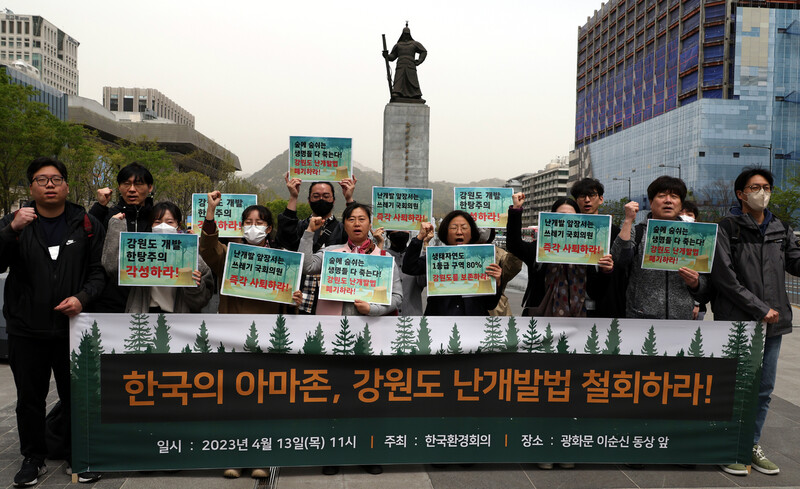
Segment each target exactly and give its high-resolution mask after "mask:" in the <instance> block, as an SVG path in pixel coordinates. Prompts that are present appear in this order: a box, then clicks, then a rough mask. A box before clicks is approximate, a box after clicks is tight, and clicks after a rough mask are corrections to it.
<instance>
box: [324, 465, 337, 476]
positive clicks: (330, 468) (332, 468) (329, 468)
mask: <svg viewBox="0 0 800 489" xmlns="http://www.w3.org/2000/svg"><path fill="white" fill-rule="evenodd" d="M322 473H323V474H325V475H336V474H338V473H339V467H338V466H336V465H326V466H324V467H322Z"/></svg>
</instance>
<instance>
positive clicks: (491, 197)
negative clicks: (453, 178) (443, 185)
mask: <svg viewBox="0 0 800 489" xmlns="http://www.w3.org/2000/svg"><path fill="white" fill-rule="evenodd" d="M513 194H514V189H512V188H505V187H497V188H494V187H455V188H453V200H454V207H453V208H454V209H455V210H457V211H464V212H466V213H467V214H469V215H470V216H472V218H473V219H475V223H476V224H477V225H478V227H479V228H505V227H506V224H508V208H509V207H511V205H512V204H513V203H514V201H513V199H512V198H511V196H512V195H513Z"/></svg>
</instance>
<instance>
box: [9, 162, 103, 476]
mask: <svg viewBox="0 0 800 489" xmlns="http://www.w3.org/2000/svg"><path fill="white" fill-rule="evenodd" d="M27 178H28V182H29V184H30V192H31V197H32V198H33V200H32V201H31V202H28V203H27V204H25V205H24V206H23V207H22V208H20V209H19V210H18V211H16V212H14V213H11V214H8V215H6V216H5V217H4V218H3V220H2V222H0V270H2V271H3V272H4V271H5V270H6V269H10V271H9V274H8V279H7V280H6V286H5V307H4V308H3V315H4V316H5V319H6V324H7V331H8V362H9V365H10V366H11V371H12V372H13V374H14V383H15V385H16V388H17V408H16V413H17V430H18V432H19V444H20V452H21V453H22V456H23V457H24V460H23V462H22V467H21V468H20V470H19V472H17V474H16V475H15V476H14V484H15V485H17V486H31V485H34V484H36V483H37V482H38V477H39V476H40V475H42V474H44V473H46V472H47V467H46V466H45V462H44V459H45V457H46V455H47V444H46V441H45V409H46V399H47V393H48V391H49V390H50V372H51V370H52V372H53V376H54V377H55V381H56V390H57V391H58V397H59V400H60V401H61V406H62V410H63V415H64V416H65V417H66V419H70V348H69V318H70V317H72V316H75V315H77V314H79V313H80V312H81V311H83V310H84V308H85V307H86V306H87V305H88V304H89V303H90V302H91V301H92V299H94V298H95V297H97V296H98V295H99V294H100V292H101V291H102V290H103V285H104V282H105V272H104V271H103V266H102V263H101V255H102V251H103V237H104V236H105V232H104V229H103V226H102V225H101V224H100V222H99V221H98V220H97V219H96V218H94V217H93V216H91V215H89V214H87V213H86V211H85V210H84V209H83V207H81V206H78V205H76V204H73V203H72V202H69V201H67V195H68V194H69V185H68V184H67V180H68V178H67V169H66V167H65V166H64V164H63V163H61V162H60V161H58V160H55V159H52V158H44V157H42V158H37V159H35V160H33V162H31V164H30V165H29V166H28V169H27ZM65 431H66V432H65V433H64V435H65V437H66V439H67V446H70V445H69V440H70V439H71V436H70V432H69V427H67V428H66V429H65ZM67 461H68V462H70V463H71V456H68V457H67ZM99 478H100V475H99V474H95V473H91V472H84V473H81V474H79V475H78V481H79V482H95V481H97V480H98V479H99Z"/></svg>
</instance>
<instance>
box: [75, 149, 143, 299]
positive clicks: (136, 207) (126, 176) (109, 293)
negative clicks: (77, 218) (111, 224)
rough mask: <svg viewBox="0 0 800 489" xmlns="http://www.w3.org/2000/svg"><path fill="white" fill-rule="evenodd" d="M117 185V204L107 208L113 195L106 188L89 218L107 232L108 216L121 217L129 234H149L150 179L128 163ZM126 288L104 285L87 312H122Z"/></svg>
mask: <svg viewBox="0 0 800 489" xmlns="http://www.w3.org/2000/svg"><path fill="white" fill-rule="evenodd" d="M117 184H118V185H119V187H118V189H119V195H120V200H119V202H118V203H117V204H116V205H114V206H113V207H110V208H109V207H108V204H109V203H110V202H111V195H112V193H113V191H112V190H111V189H110V188H108V187H106V188H101V189H100V190H98V191H97V202H95V204H94V205H93V206H92V207H91V209H89V214H91V215H92V216H94V217H96V218H97V219H98V220H99V221H100V223H101V224H102V225H103V228H104V229H105V228H108V221H109V219H111V216H114V215H117V214H119V213H123V214H124V215H125V223H126V225H127V229H124V231H131V232H145V233H146V232H149V231H150V225H151V223H152V222H153V219H152V216H151V213H152V210H153V199H152V197H150V194H151V193H152V192H153V175H152V174H151V173H150V171H149V170H148V169H147V168H145V167H144V166H142V165H140V164H139V163H136V162H134V163H131V164H129V165H127V166H124V167H122V168H121V169H120V171H119V173H118V174H117ZM128 292H130V289H129V288H128V287H120V286H119V285H118V283H117V281H116V280H108V281H106V287H105V289H104V290H103V293H102V294H101V295H100V297H98V298H97V299H96V300H94V301H93V302H92V304H90V306H89V308H88V309H87V312H122V311H124V310H125V305H126V304H127V302H128Z"/></svg>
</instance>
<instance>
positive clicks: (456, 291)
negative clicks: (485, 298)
mask: <svg viewBox="0 0 800 489" xmlns="http://www.w3.org/2000/svg"><path fill="white" fill-rule="evenodd" d="M492 263H495V259H494V245H490V244H485V245H457V246H428V247H426V248H425V265H426V270H427V274H428V296H436V295H491V294H494V293H496V292H497V282H495V280H494V278H492V277H490V276H489V275H487V274H486V267H488V266H489V265H491V264H492Z"/></svg>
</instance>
